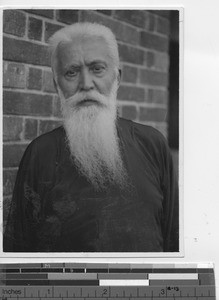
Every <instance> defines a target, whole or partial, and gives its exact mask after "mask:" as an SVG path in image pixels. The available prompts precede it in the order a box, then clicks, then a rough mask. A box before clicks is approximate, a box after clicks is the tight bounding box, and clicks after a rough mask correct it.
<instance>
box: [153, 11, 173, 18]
mask: <svg viewBox="0 0 219 300" xmlns="http://www.w3.org/2000/svg"><path fill="white" fill-rule="evenodd" d="M148 12H150V13H153V14H154V15H158V16H162V17H165V18H169V16H170V10H167V9H159V10H149V11H148Z"/></svg>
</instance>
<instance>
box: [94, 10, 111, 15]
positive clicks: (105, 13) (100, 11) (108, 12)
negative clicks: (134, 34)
mask: <svg viewBox="0 0 219 300" xmlns="http://www.w3.org/2000/svg"><path fill="white" fill-rule="evenodd" d="M97 12H98V13H101V14H104V15H107V16H111V15H112V10H110V9H106V10H103V9H102V10H100V9H99V10H97Z"/></svg>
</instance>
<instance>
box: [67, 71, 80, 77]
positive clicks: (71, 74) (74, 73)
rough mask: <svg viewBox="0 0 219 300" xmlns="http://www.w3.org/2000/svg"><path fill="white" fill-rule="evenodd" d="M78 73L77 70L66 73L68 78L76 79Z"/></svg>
mask: <svg viewBox="0 0 219 300" xmlns="http://www.w3.org/2000/svg"><path fill="white" fill-rule="evenodd" d="M77 73H78V72H77V71H76V70H69V71H67V72H66V76H68V77H75V76H76V75H77Z"/></svg>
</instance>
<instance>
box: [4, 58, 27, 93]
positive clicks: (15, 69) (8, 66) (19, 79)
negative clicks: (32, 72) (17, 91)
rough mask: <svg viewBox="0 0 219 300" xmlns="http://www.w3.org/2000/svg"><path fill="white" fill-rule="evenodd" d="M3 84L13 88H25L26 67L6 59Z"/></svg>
mask: <svg viewBox="0 0 219 300" xmlns="http://www.w3.org/2000/svg"><path fill="white" fill-rule="evenodd" d="M3 86H4V87H11V88H21V89H23V88H25V67H24V65H22V64H17V63H11V62H7V61H4V63H3Z"/></svg>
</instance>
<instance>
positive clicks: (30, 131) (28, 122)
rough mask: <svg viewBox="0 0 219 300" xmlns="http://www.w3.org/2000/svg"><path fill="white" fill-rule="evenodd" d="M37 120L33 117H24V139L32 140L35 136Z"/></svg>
mask: <svg viewBox="0 0 219 300" xmlns="http://www.w3.org/2000/svg"><path fill="white" fill-rule="evenodd" d="M37 127H38V121H37V120H35V119H25V131H24V138H25V139H26V140H33V139H34V138H36V137H37Z"/></svg>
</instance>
